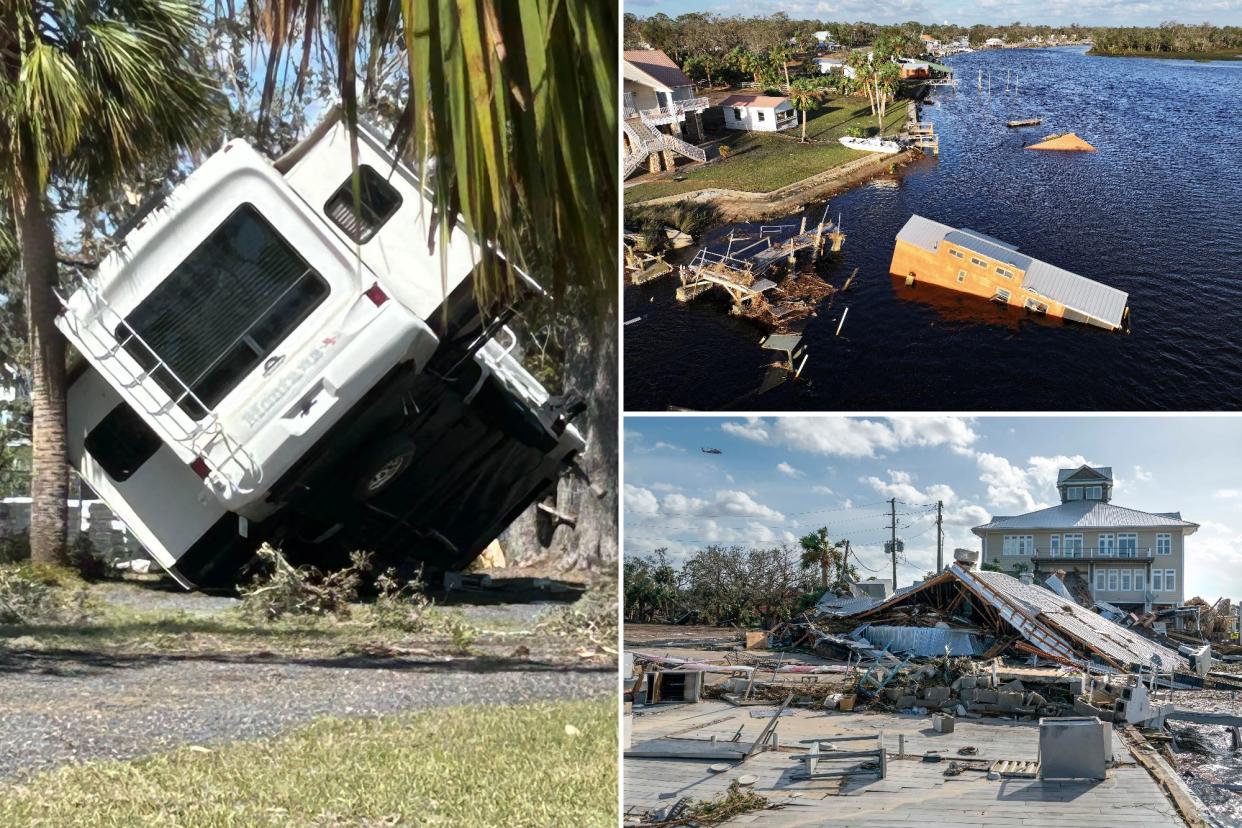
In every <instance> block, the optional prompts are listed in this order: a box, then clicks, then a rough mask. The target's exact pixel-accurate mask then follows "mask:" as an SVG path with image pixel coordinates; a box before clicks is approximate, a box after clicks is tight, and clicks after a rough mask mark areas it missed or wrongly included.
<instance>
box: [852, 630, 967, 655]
mask: <svg viewBox="0 0 1242 828" xmlns="http://www.w3.org/2000/svg"><path fill="white" fill-rule="evenodd" d="M851 635H854V636H855V637H857V636H862V637H863V638H865V639H867V640H868V641H870V642H871V643H872V645H874V646H875V647H878V648H880V649H883V648H884V647H885V646H887V647H888V651H889V652H891V653H911V654H913V655H917V656H930V657H935V656H942V655H944V654H945V653H944V649H945V647H948V648H949V655H955V656H956V655H966V656H968V655H983V654H984V653H986V652H987V651H988V647H989V646H990V642H989V641H988V640H987V639H986V638H984V637H983V636H980V635H975V634H973V633H970V632H966V631H965V630H949V629H945V628H943V627H894V626H890V625H883V626H875V625H871V624H864V625H863V626H861V627H859V628H858V629H857V630H854V632H853V633H851Z"/></svg>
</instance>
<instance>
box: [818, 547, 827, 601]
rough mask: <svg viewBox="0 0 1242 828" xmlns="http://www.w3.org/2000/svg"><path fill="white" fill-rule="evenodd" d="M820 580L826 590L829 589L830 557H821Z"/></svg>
mask: <svg viewBox="0 0 1242 828" xmlns="http://www.w3.org/2000/svg"><path fill="white" fill-rule="evenodd" d="M819 582H820V585H821V586H823V588H824V592H827V591H828V557H827V556H824V557H822V558H820V559H819Z"/></svg>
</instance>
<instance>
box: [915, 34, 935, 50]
mask: <svg viewBox="0 0 1242 828" xmlns="http://www.w3.org/2000/svg"><path fill="white" fill-rule="evenodd" d="M919 42H921V43H922V44H923V48H924V49H926V50H927V51H928V52H929V53H931V54H935V53H936V52H937V51H938V50H939V49H940V41H939V40H937V39H936V38H934V37H932V36H931V35H929V34H921V35H919Z"/></svg>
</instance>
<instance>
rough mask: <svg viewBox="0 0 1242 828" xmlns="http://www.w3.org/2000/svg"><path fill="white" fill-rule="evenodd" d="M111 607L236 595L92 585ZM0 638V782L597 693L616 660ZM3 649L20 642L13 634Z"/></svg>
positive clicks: (498, 613) (509, 616)
mask: <svg viewBox="0 0 1242 828" xmlns="http://www.w3.org/2000/svg"><path fill="white" fill-rule="evenodd" d="M95 594H96V596H97V597H98V598H101V599H102V600H104V601H106V602H109V603H114V604H117V605H120V606H127V607H136V608H142V609H161V610H174V611H183V612H187V613H189V614H191V615H195V616H200V617H201V616H207V615H211V614H213V613H218V612H222V611H226V610H228V609H230V608H232V607H234V606H235V605H236V599H233V598H228V597H216V596H207V595H203V594H201V593H183V592H177V591H167V592H161V591H156V590H152V591H139V592H135V591H134V590H132V589H125V588H122V587H115V586H109V585H100V586H99V587H96V588H95ZM545 608H546V605H543V604H502V605H487V606H462V607H459V609H460V610H461V611H462V612H463V614H464V615H465V617H466V618H467V620H468V621H469V622H470V623H472V624H475V625H478V626H480V627H488V626H489V625H492V624H497V623H501V624H505V625H507V626H509V627H518V628H526V627H529V626H531V625H533V624H534V622H535V619H536V617H537V616H538V614H539V613H540V612H541V611H543V610H544V609H545ZM3 643H4V641H3V639H0V780H12V779H16V778H22V777H26V776H28V775H30V774H33V773H37V772H39V771H42V770H47V769H49V768H53V767H56V766H58V765H62V764H65V763H69V762H84V761H89V760H92V759H127V758H133V757H136V756H142V755H147V754H152V753H159V752H162V751H166V750H169V749H172V748H175V747H178V746H181V745H187V744H190V745H204V746H210V745H213V744H218V743H221V742H228V741H233V740H237V739H253V738H260V737H266V736H272V735H275V734H277V733H279V732H281V731H284V730H286V729H289V728H292V727H296V726H298V725H301V724H305V723H308V722H310V721H311V720H313V719H316V718H320V717H323V716H376V715H382V714H390V713H400V712H404V711H415V710H426V709H429V708H436V707H444V706H451V705H479V704H485V705H500V704H515V703H520V702H525V701H536V700H559V699H581V698H591V697H602V696H607V695H611V694H613V693H615V692H616V679H617V672H616V667H615V666H598V665H594V664H582V665H577V664H574V663H573V662H572V661H570V664H569V666H566V664H565V663H564V660H562V661H561V662H560V663H557V664H550V663H542V662H540V661H538V660H537V657H536V659H531V660H527V659H524V658H521V657H513V658H493V657H486V656H476V657H472V658H461V657H453V656H448V655H440V654H434V653H432V652H430V651H428V652H426V653H423V652H422V651H418V650H413V651H411V652H409V653H402V654H401V655H400V656H399V657H387V656H385V657H373V656H370V655H332V656H305V657H299V656H285V655H276V654H273V653H270V652H254V653H244V654H240V655H238V654H233V653H229V654H223V653H198V652H193V653H188V654H167V653H165V654H160V653H157V652H149V651H139V652H123V653H121V654H103V653H92V652H81V651H76V650H75V651H56V650H47V649H35V650H30V651H23V650H8V649H5V647H4V646H3ZM9 644H10V646H12V645H14V644H17V645H18V646H19V647H20V646H21V645H20V644H18V640H16V639H14V640H10V641H9Z"/></svg>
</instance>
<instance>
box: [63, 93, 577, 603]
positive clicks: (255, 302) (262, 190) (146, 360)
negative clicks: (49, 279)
mask: <svg viewBox="0 0 1242 828" xmlns="http://www.w3.org/2000/svg"><path fill="white" fill-rule="evenodd" d="M350 143H351V142H350V137H349V134H348V130H347V129H346V128H345V127H344V125H343V124H341V123H340V122H339V118H338V116H337V115H335V114H333V115H332V116H331V117H330V118H329V119H328V120H327V121H325V122H324V123H323V124H321V125H320V126H319V127H317V128H316V130H315V131H314V132H313V133H312V134H311V135H310V137H308V138H307V139H306V140H305V141H304V142H303V143H302V144H301V145H299V146H298V147H297V148H295V149H294V150H293V151H292V152H290V153H289V154H288V155H286V156H285V157H284V158H281V159H279V160H277V161H276V162H270V161H268V160H267V159H266V158H263V157H262V156H260V155H259V154H258V153H256V152H255V151H254V150H253V149H252V148H251V147H250V146H249V145H248V144H246V143H245V142H244V141H239V140H234V141H230V142H229V143H228V144H226V145H225V146H224V147H223V148H222V149H221V150H220V151H219V152H217V153H216V154H215V155H213V156H212V157H211V158H209V159H208V160H207V161H206V162H205V163H203V164H202V165H201V166H200V167H199V168H198V169H197V170H196V171H195V172H194V173H193V174H192V175H190V176H189V177H188V178H187V179H186V180H185V181H184V182H182V183H181V184H180V185H179V186H177V187H176V188H175V189H173V190H172V191H171V192H170V193H169V194H168V195H167V196H166V197H165V198H164V199H163V201H162V203H160V204H158V205H157V206H156V207H155V208H154V209H152V210H150V211H148V212H146V213H145V215H142V216H141V217H140V218H139V219H138V220H137V223H136V225H135V226H134V227H132V229H129V230H128V232H127V233H125V234H124V235H123V237H122V238H121V244H120V247H119V248H118V249H117V250H116V252H114V253H113V254H112V255H110V256H109V257H108V258H107V259H106V260H105V261H104V262H103V263H102V264H101V265H100V267H99V269H98V272H97V274H96V275H95V276H94V277H92V278H91V279H89V280H88V281H86V282H85V283H84V284H82V286H81V287H79V288H78V289H77V290H75V291H73V292H72V293H71V294H70V295H69V296H67V297H65V298H64V300H63V301H64V309H63V311H62V313H61V315H60V317H59V318H58V320H57V326H58V327H59V328H60V330H61V331H63V332H64V334H65V335H66V336H67V337H68V338H69V340H70V341H71V342H72V343H73V345H74V347H76V348H77V349H78V350H79V351H80V352H81V353H82V355H83V356H84V357H85V365H84V366H83V368H82V369H81V370H80V371H78V373H77V374H76V375H75V376H73V377H71V382H72V384H71V388H70V391H69V400H68V403H69V427H70V455H71V461H72V462H73V464H74V465H75V466H76V467H77V468H78V470H79V472H80V474H81V475H82V477H83V479H84V480H85V481H86V482H87V483H88V484H89V485H90V486H91V487H92V488H94V489H95V491H96V492H98V493H99V495H100V496H101V497H102V498H103V499H104V500H105V501H106V502H107V503H108V504H109V506H111V507H112V509H113V510H114V511H116V512H117V514H118V515H119V516H120V517H121V518H122V519H123V520H124V521H125V523H126V524H127V526H129V528H130V529H131V530H132V531H133V533H134V535H135V536H136V537H137V538H138V539H139V540H140V541H141V542H142V544H143V545H144V546H145V547H146V548H147V549H148V550H149V551H150V553H151V555H152V556H153V557H154V558H155V559H156V560H157V561H158V562H159V563H160V564H161V565H162V566H163V567H164V568H165V569H167V570H168V571H169V572H170V573H171V574H172V575H173V576H174V577H175V578H176V579H177V580H178V581H180V582H181V583H182V584H183V585H187V586H188V585H191V584H194V583H208V582H213V581H217V580H225V581H227V580H229V579H230V577H235V575H236V571H237V568H238V566H239V564H240V563H242V562H244V560H245V559H246V558H248V557H249V555H250V554H252V553H253V550H254V549H255V548H256V547H257V546H258V545H259V543H260V542H261V541H263V540H268V541H271V542H272V543H274V544H276V545H281V546H282V547H284V548H286V551H287V552H288V551H289V550H290V549H292V548H297V549H301V550H303V552H304V553H305V554H306V555H308V556H309V559H318V558H323V559H324V560H328V559H333V558H339V557H340V555H342V554H344V553H345V552H346V551H347V550H348V548H349V546H350V545H351V544H356V545H354V546H353V548H355V549H370V550H378V552H380V553H384V552H391V553H392V555H390V556H388V557H392V556H397V557H404V558H406V559H411V560H418V561H421V562H424V563H428V564H430V565H431V567H432V568H444V569H452V568H460V567H464V566H465V565H467V564H468V563H469V562H470V561H471V560H473V558H474V557H475V556H476V555H477V554H478V552H479V551H481V550H482V549H483V548H484V547H485V546H486V545H487V543H488V542H490V541H491V540H492V539H493V538H494V537H495V536H496V534H498V533H499V532H500V531H501V530H503V529H504V528H505V526H507V525H508V523H509V522H511V521H512V519H513V518H514V517H516V515H517V514H518V513H520V512H521V511H522V510H523V509H524V508H525V507H526V506H528V505H529V504H530V503H531V502H533V500H535V499H537V498H538V497H539V496H541V495H542V494H543V493H544V492H546V491H547V490H549V489H550V488H551V487H553V486H554V485H555V482H556V480H557V479H558V478H559V476H560V474H561V473H562V472H563V470H564V469H565V467H566V466H567V465H568V464H569V463H570V462H571V461H572V460H573V458H574V456H575V455H576V454H577V453H578V452H580V451H581V450H582V449H583V448H584V447H585V443H584V441H583V439H582V436H581V435H580V434H579V433H578V431H577V430H576V429H575V428H574V427H573V425H571V424H570V422H569V421H570V420H571V419H572V418H573V416H575V415H576V414H577V413H579V412H580V411H581V409H582V407H583V406H582V404H581V403H580V401H577V400H563V399H554V398H550V397H549V394H548V392H547V391H546V390H545V389H544V388H543V387H542V386H541V385H540V383H539V382H538V381H537V380H536V379H535V378H534V377H533V376H532V375H531V374H530V373H529V372H527V371H526V370H525V369H524V368H523V366H522V365H521V363H520V362H519V361H518V359H517V358H515V356H514V350H515V347H516V346H517V344H518V343H517V338H516V336H515V335H514V333H513V331H512V330H510V329H509V327H508V326H507V325H506V322H507V321H508V319H510V318H511V315H512V313H513V309H512V308H506V307H479V306H478V304H477V303H476V301H475V298H474V291H473V281H472V274H473V272H474V270H475V267H476V263H477V262H478V261H479V258H480V256H481V255H482V253H483V251H481V250H479V249H478V248H476V247H474V246H473V245H471V243H470V242H469V241H468V240H467V238H466V236H465V234H464V232H463V231H462V230H461V228H460V227H458V228H453V229H452V231H451V233H444V232H439V231H437V233H438V236H437V247H436V250H435V252H434V253H433V252H429V250H428V244H427V239H428V237H429V229H428V227H427V223H426V221H427V217H429V216H430V215H431V206H430V204H429V203H428V201H427V199H426V197H425V193H424V190H423V188H422V186H421V184H420V182H419V180H418V179H417V177H416V176H415V175H414V174H413V172H412V171H411V170H410V169H409V168H408V167H407V166H406V165H404V164H401V163H398V162H397V161H396V160H395V159H394V157H393V156H392V154H391V153H390V152H388V151H387V149H386V147H385V144H384V143H383V140H382V139H381V137H380V136H379V135H378V134H376V133H375V132H374V131H372V130H371V129H369V128H366V127H365V126H364V127H360V131H359V134H358V139H357V152H358V169H357V175H356V176H355V175H354V172H353V164H352V160H351V146H350ZM523 278H524V279H525V277H523ZM524 287H525V292H526V293H527V295H532V296H541V295H542V291H541V290H540V289H539V287H538V285H536V284H535V283H534V282H531V281H529V280H527V284H525V286H524Z"/></svg>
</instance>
